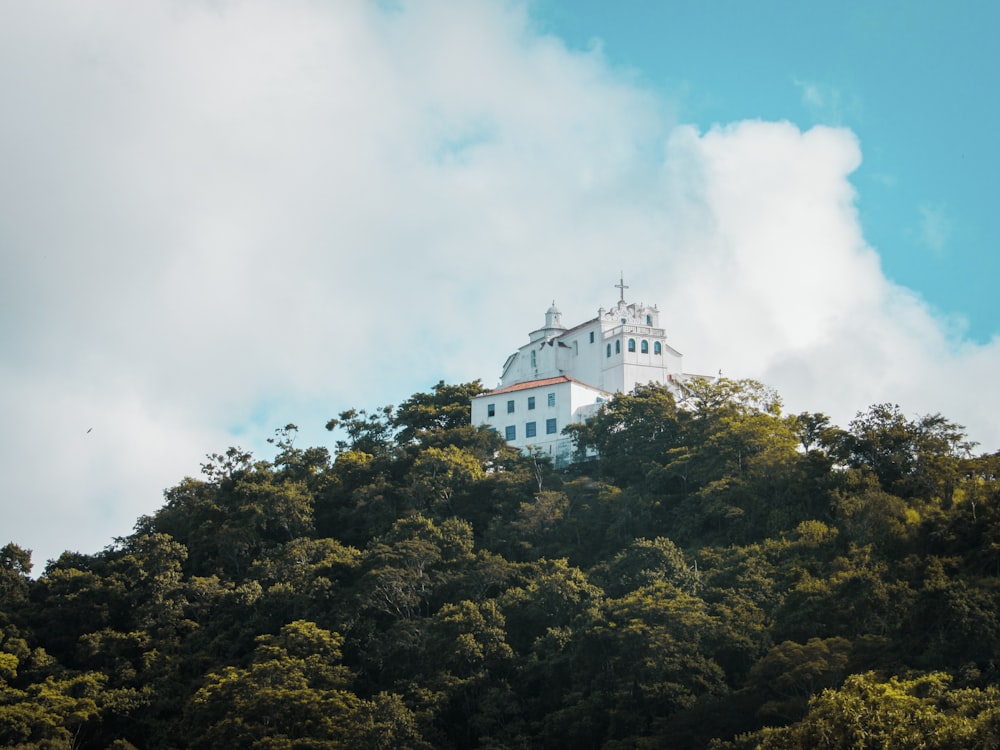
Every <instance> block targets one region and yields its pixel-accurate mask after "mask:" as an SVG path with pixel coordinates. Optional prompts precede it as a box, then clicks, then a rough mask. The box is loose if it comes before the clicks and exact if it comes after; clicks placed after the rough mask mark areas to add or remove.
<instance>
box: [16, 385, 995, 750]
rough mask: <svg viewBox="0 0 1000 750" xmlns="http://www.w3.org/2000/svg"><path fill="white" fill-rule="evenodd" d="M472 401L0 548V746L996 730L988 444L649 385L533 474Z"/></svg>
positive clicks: (963, 738)
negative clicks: (150, 509)
mask: <svg viewBox="0 0 1000 750" xmlns="http://www.w3.org/2000/svg"><path fill="white" fill-rule="evenodd" d="M481 391H482V386H481V384H480V383H479V382H474V383H468V384H463V385H457V386H453V385H446V384H444V383H439V384H438V385H437V386H435V387H434V388H433V389H432V391H431V392H430V393H421V394H415V395H414V396H412V397H411V398H410V399H408V400H407V401H405V402H404V403H403V404H402V405H401V406H399V407H398V408H393V407H386V408H381V409H375V410H373V411H371V412H368V411H363V410H349V411H345V412H343V413H341V414H340V415H338V417H337V418H336V419H332V420H330V422H329V424H328V427H329V428H330V429H331V430H335V431H337V434H338V436H339V438H340V439H339V440H338V441H337V442H336V450H335V452H334V454H333V455H331V454H330V453H329V452H328V451H327V450H326V449H325V448H315V447H313V448H300V447H297V446H296V445H295V437H296V431H297V430H296V427H295V426H294V425H288V426H287V427H285V428H283V429H281V430H278V431H277V432H276V434H275V437H274V439H273V441H272V442H273V445H274V448H275V455H274V457H273V458H272V459H271V460H259V459H255V458H254V457H253V456H251V455H250V454H249V453H247V452H245V451H242V450H240V449H237V448H230V449H229V450H227V451H226V452H224V453H221V454H217V455H211V456H209V457H208V460H207V461H206V463H205V464H204V465H203V466H202V475H201V478H200V479H195V478H190V477H189V478H185V479H183V480H182V481H180V482H179V483H178V484H177V485H176V486H174V487H171V488H170V489H168V490H167V491H166V492H165V503H164V505H163V506H162V508H160V509H159V510H158V511H157V512H156V513H155V514H154V515H152V516H149V517H143V518H140V519H139V521H138V522H137V524H136V526H135V531H134V533H133V534H131V535H130V536H128V537H125V538H122V539H118V540H116V541H115V543H114V544H113V545H111V546H110V547H108V548H107V549H105V550H103V551H101V552H99V553H97V554H91V555H88V554H79V553H73V552H67V553H64V554H63V555H62V556H61V557H60V558H59V559H57V560H53V561H49V563H48V565H47V566H46V567H45V569H44V572H42V573H41V574H40V575H39V576H38V577H37V578H34V579H33V578H31V571H32V564H31V557H30V553H29V552H27V551H26V550H24V549H22V548H20V547H19V546H17V545H16V544H14V543H11V544H8V545H7V546H6V547H3V548H2V550H0V745H2V746H3V747H25V748H27V747H31V748H68V747H73V748H103V747H114V748H119V749H124V748H131V747H136V748H188V747H191V748H235V747H240V748H261V749H262V750H263V749H267V750H279V749H280V748H341V747H343V748H490V749H491V750H499V749H500V748H595V749H596V748H605V749H606V750H617V749H621V748H654V747H665V746H671V747H692V748H697V747H713V748H716V749H717V750H721V749H722V748H741V749H742V748H756V747H762V748H779V747H780V748H883V747H892V748H910V747H913V748H918V747H919V748H952V747H997V746H1000V669H998V664H1000V662H998V659H1000V620H998V615H997V612H998V610H1000V607H998V604H1000V601H998V600H1000V585H998V584H1000V479H998V472H1000V454H992V455H982V456H978V457H976V456H974V455H973V454H972V451H971V449H972V446H971V445H969V444H968V443H967V442H966V441H965V437H964V434H963V431H962V428H960V427H959V426H957V425H955V424H952V423H951V422H949V421H948V420H946V419H944V418H942V417H941V416H939V415H932V416H921V417H916V418H909V417H907V416H906V415H904V414H903V413H902V412H901V411H900V410H899V408H898V407H895V406H892V405H889V404H881V405H876V406H873V407H871V408H869V409H868V410H867V411H865V412H863V413H859V415H858V417H857V418H856V419H855V420H854V421H852V422H851V423H850V424H849V425H848V427H847V428H846V429H841V428H838V427H836V426H834V425H831V424H830V421H829V420H828V419H827V418H826V417H825V416H824V415H822V414H800V415H797V416H786V415H783V414H782V412H781V404H780V401H779V399H778V398H777V396H776V395H775V394H774V393H773V392H771V391H769V390H768V389H767V388H765V387H763V386H761V385H760V384H759V383H755V382H750V381H739V382H736V381H729V380H720V381H718V382H714V383H709V382H695V383H692V384H690V385H689V387H688V389H687V391H686V392H685V393H684V396H683V398H681V399H680V400H677V399H675V398H674V396H673V395H672V394H671V392H669V391H668V390H666V389H664V388H660V387H653V386H648V387H640V388H638V389H637V390H636V391H634V392H633V393H630V394H627V395H619V396H617V397H616V398H615V399H614V400H612V401H611V402H609V403H608V404H606V405H605V407H604V408H603V411H602V412H601V413H600V414H599V415H598V416H597V417H596V418H595V419H593V420H592V421H591V422H589V423H587V424H585V425H580V426H576V427H574V428H571V433H572V435H573V437H574V438H575V440H576V443H577V446H578V448H579V455H580V458H581V460H580V461H579V462H578V463H576V464H574V465H573V466H572V467H571V468H570V469H566V470H562V471H556V470H554V469H553V467H552V466H551V465H550V464H549V462H548V461H546V460H545V459H544V458H542V457H541V456H538V455H534V456H532V455H521V454H519V453H517V452H515V451H513V450H511V449H510V448H508V447H507V446H506V445H505V443H504V441H503V440H502V439H500V438H499V437H498V436H497V435H496V434H495V433H494V432H492V431H490V430H488V429H485V428H479V429H477V428H473V427H471V426H470V425H469V397H470V396H471V395H474V394H476V393H479V392H481ZM595 454H596V455H597V456H599V457H598V458H589V459H588V458H587V456H593V455H595Z"/></svg>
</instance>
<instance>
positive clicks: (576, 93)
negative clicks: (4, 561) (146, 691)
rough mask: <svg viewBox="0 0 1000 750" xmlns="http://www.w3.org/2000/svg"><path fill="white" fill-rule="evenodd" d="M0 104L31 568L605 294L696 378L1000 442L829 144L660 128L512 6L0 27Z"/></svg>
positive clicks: (773, 131)
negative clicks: (884, 262) (748, 384)
mask: <svg viewBox="0 0 1000 750" xmlns="http://www.w3.org/2000/svg"><path fill="white" fill-rule="evenodd" d="M0 96H2V97H3V100H4V102H5V112H6V113H8V116H5V117H4V118H3V119H0V149H2V156H3V163H4V164H5V169H4V171H3V173H2V174H0V200H2V201H3V204H4V206H5V214H6V215H5V220H4V221H3V222H0V246H2V247H3V248H4V250H3V253H4V255H3V257H4V272H3V273H2V274H0V337H2V342H3V353H2V354H0V404H2V410H3V413H4V414H5V415H7V416H8V426H7V428H6V429H5V431H4V437H3V438H2V443H0V455H2V456H3V458H2V460H3V465H4V469H5V472H4V473H5V476H6V477H7V478H8V483H7V496H6V497H7V499H6V502H5V506H4V514H5V524H4V527H5V530H6V531H7V535H8V536H9V537H10V538H12V539H13V540H15V541H17V542H18V543H20V544H23V545H25V546H28V547H33V548H34V549H35V550H36V560H38V561H39V562H43V561H44V559H45V558H46V557H52V556H55V555H57V554H58V553H59V552H60V551H61V550H62V549H66V548H77V549H81V550H83V551H95V550H97V549H99V548H100V547H102V546H103V545H105V544H107V543H108V542H110V540H111V537H112V536H114V535H121V534H126V533H128V531H129V529H130V527H131V524H132V523H133V522H134V520H135V518H136V517H137V516H138V515H140V514H141V513H149V512H153V511H154V510H155V509H156V508H157V507H158V506H159V504H160V502H161V495H160V492H161V490H162V489H163V488H165V487H167V486H169V485H171V484H173V483H175V482H177V481H178V480H179V479H180V478H181V477H182V476H184V475H185V474H194V473H197V470H198V464H199V462H200V460H201V458H202V457H203V455H204V454H205V453H208V452H211V451H219V450H222V449H224V448H225V447H226V446H227V445H229V444H232V443H237V442H239V443H241V444H244V445H248V447H259V446H260V445H261V444H262V441H263V438H264V437H266V436H267V435H269V434H270V431H271V430H272V429H273V428H274V427H276V426H278V425H282V424H285V423H286V422H288V421H295V422H296V423H298V424H300V425H301V426H302V427H303V431H304V434H307V433H309V430H310V428H312V427H314V426H316V425H320V426H321V425H322V424H323V423H324V422H325V421H326V419H327V418H329V417H330V416H333V415H334V414H336V413H337V412H338V411H340V410H342V409H345V408H349V407H366V406H375V405H379V404H384V403H390V402H394V401H395V402H398V401H399V400H402V399H404V398H406V397H407V396H408V395H409V394H410V393H412V392H414V391H417V390H423V389H426V388H428V387H430V386H431V385H432V384H433V383H435V382H437V380H439V379H441V378H444V379H446V380H451V381H457V380H466V379H472V378H477V377H481V378H483V380H484V381H485V382H486V383H487V384H489V385H491V384H493V382H494V381H495V379H496V377H497V376H498V375H499V369H500V365H501V364H502V362H503V360H504V358H505V357H506V356H507V354H508V353H509V352H510V351H511V350H513V349H514V348H516V347H517V346H519V345H520V344H521V343H522V342H523V340H524V338H525V336H526V334H527V332H528V331H529V330H531V329H533V328H534V327H536V326H537V325H538V324H539V323H540V322H541V319H542V315H543V313H544V310H545V308H546V307H548V305H549V303H550V302H551V301H552V299H553V298H555V299H556V300H557V302H558V304H559V306H560V307H561V308H562V310H563V312H564V319H565V320H576V319H580V320H582V319H584V318H586V317H589V316H591V315H593V314H594V312H595V311H596V309H597V307H598V306H600V305H607V304H609V303H611V302H612V301H613V300H614V299H615V297H616V296H617V295H616V293H615V291H614V290H613V289H612V286H611V285H612V284H613V283H614V282H615V281H616V280H617V273H618V271H619V270H620V269H621V270H624V272H625V274H626V282H627V283H630V284H631V287H632V288H631V290H630V292H631V294H632V295H633V296H634V297H635V298H642V299H643V300H644V301H646V302H656V303H659V305H660V307H661V309H663V310H664V313H665V314H664V316H663V317H664V319H665V321H666V324H667V327H668V334H669V335H670V336H671V339H672V341H673V343H674V344H675V346H676V347H677V348H679V349H680V350H682V351H683V352H685V354H686V355H687V363H688V364H689V365H690V368H689V369H695V370H699V369H700V370H702V371H707V372H715V370H717V369H719V368H722V369H723V370H724V372H725V373H726V374H731V375H734V376H744V375H746V376H756V377H761V378H763V379H765V380H768V381H769V382H771V383H772V384H773V385H775V386H776V387H778V388H779V390H781V391H782V393H783V394H784V395H785V398H786V401H787V402H788V404H789V406H790V407H794V408H796V409H799V408H801V409H807V408H808V409H811V410H824V411H828V412H829V413H831V414H833V415H834V416H835V417H836V418H837V419H839V420H846V419H849V418H850V416H852V415H853V413H854V411H855V410H857V409H862V408H864V407H866V406H867V405H868V404H869V403H872V402H874V401H881V400H893V401H898V402H899V403H900V404H901V405H902V406H903V407H904V408H905V409H909V410H911V411H942V412H944V413H945V414H946V415H947V416H950V417H952V418H954V419H956V420H958V421H960V422H965V423H966V424H968V425H969V426H970V428H973V434H974V436H975V437H977V439H979V440H981V441H983V442H984V443H986V444H988V445H989V447H991V448H992V447H994V446H996V445H997V444H1000V434H998V433H997V431H996V428H994V427H993V426H991V425H989V424H987V423H985V421H984V420H983V418H982V417H981V416H980V415H982V414H984V413H988V408H983V407H984V405H983V404H982V403H981V398H989V396H988V395H987V396H982V395H981V394H980V391H985V390H986V389H985V388H978V387H977V386H978V385H980V384H984V383H985V382H988V381H986V378H988V377H990V372H991V370H994V369H995V366H996V364H997V356H998V355H997V346H996V345H989V346H976V345H973V344H969V343H966V342H963V341H961V340H960V339H957V338H956V337H955V336H954V334H953V333H952V332H950V330H949V329H948V328H947V327H946V326H944V325H943V324H942V323H941V322H940V321H938V320H936V319H935V318H934V316H933V315H932V314H931V313H930V311H928V310H927V308H926V306H925V305H923V303H922V302H921V300H920V299H919V298H917V297H916V296H914V295H913V294H911V293H909V292H908V291H907V290H905V289H901V288H899V287H895V286H893V285H892V284H890V283H889V282H888V281H887V280H886V279H885V278H884V276H883V275H882V273H881V270H880V267H879V260H878V257H877V255H876V254H875V253H874V252H873V251H872V250H871V248H869V247H868V246H867V245H866V244H865V241H864V236H863V232H862V228H861V226H860V225H859V222H858V217H857V214H856V212H855V209H854V202H855V197H856V196H855V194H854V191H853V189H852V186H851V183H850V179H849V178H850V174H851V172H852V171H853V170H854V169H856V168H857V166H858V164H859V163H860V159H861V146H860V145H859V144H858V142H857V140H856V139H855V137H854V136H853V135H852V134H851V133H850V132H849V131H847V130H844V129H834V128H825V127H816V128H812V129H809V130H806V131H803V130H801V129H800V128H798V127H796V126H795V125H792V124H789V123H775V122H756V121H747V122H740V123H734V124H731V125H726V126H719V127H714V128H712V129H709V130H708V131H706V132H700V131H699V130H697V129H696V128H693V127H689V126H677V125H676V123H673V122H671V121H670V120H669V119H668V117H667V116H666V115H665V114H664V113H665V112H669V111H673V110H674V108H673V107H672V105H671V103H670V102H664V101H661V100H659V99H657V97H656V96H655V95H654V94H653V93H652V92H650V91H646V90H642V89H640V88H637V87H636V86H635V84H634V82H632V81H630V80H627V79H623V78H621V77H619V76H618V75H617V74H616V73H615V71H614V68H613V66H611V65H609V64H608V61H606V60H605V59H604V58H603V55H602V52H601V50H600V48H598V47H593V48H591V49H590V50H588V51H586V52H574V51H571V50H568V49H567V48H566V47H565V45H563V44H562V43H561V42H560V40H558V39H556V38H553V37H551V36H546V35H544V34H540V33H539V32H538V31H537V30H536V29H535V27H534V25H533V23H532V20H531V18H530V16H529V14H528V12H527V10H526V8H525V7H523V6H520V5H516V4H510V3H499V2H498V3H475V4H469V3H455V2H429V3H419V4H412V5H409V4H402V5H400V6H392V7H379V5H377V4H372V3H365V2H344V3H335V4H327V5H323V4H319V5H317V4H314V3H307V2H304V1H302V2H290V3H283V4H280V5H279V4H274V3H268V2H252V1H248V2H245V3H212V2H187V3H174V2H166V0H163V1H162V2H155V1H154V2H148V3H142V4H135V3H129V2H126V1H125V0H105V1H104V2H98V3H88V4H73V3H63V4H61V5H59V6H58V9H57V11H56V10H53V9H52V7H51V6H40V5H38V4H17V5H10V6H7V7H5V8H4V9H3V10H0ZM973 396H975V397H976V398H977V399H980V401H978V402H977V401H976V400H975V399H974V398H973ZM985 406H986V407H989V406H996V404H987V405H985ZM90 428H93V430H92V431H91V432H90V433H88V432H87V430H88V429H90ZM309 437H310V438H313V437H314V438H315V440H313V442H315V441H316V440H322V439H324V435H323V434H322V430H321V429H318V430H316V431H314V432H312V433H309ZM0 541H2V540H0Z"/></svg>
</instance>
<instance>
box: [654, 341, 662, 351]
mask: <svg viewBox="0 0 1000 750" xmlns="http://www.w3.org/2000/svg"><path fill="white" fill-rule="evenodd" d="M662 353H663V349H662V348H661V347H660V342H659V341H654V342H653V354H662Z"/></svg>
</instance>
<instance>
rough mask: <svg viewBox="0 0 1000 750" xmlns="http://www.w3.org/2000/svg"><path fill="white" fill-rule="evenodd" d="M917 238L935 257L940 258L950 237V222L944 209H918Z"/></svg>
mask: <svg viewBox="0 0 1000 750" xmlns="http://www.w3.org/2000/svg"><path fill="white" fill-rule="evenodd" d="M917 235H918V238H919V240H920V242H921V243H922V244H924V245H925V246H926V247H927V248H928V249H930V251H931V252H932V253H934V255H935V256H937V257H941V256H942V255H943V254H944V251H945V247H946V246H947V244H948V240H949V239H950V236H951V221H950V220H949V219H948V214H947V212H946V211H945V209H943V208H941V207H940V206H938V207H931V206H921V207H920V226H919V229H918V232H917Z"/></svg>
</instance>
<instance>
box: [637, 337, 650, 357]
mask: <svg viewBox="0 0 1000 750" xmlns="http://www.w3.org/2000/svg"><path fill="white" fill-rule="evenodd" d="M639 351H641V352H642V353H643V354H649V342H648V341H646V339H643V340H642V344H640V345H639Z"/></svg>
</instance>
